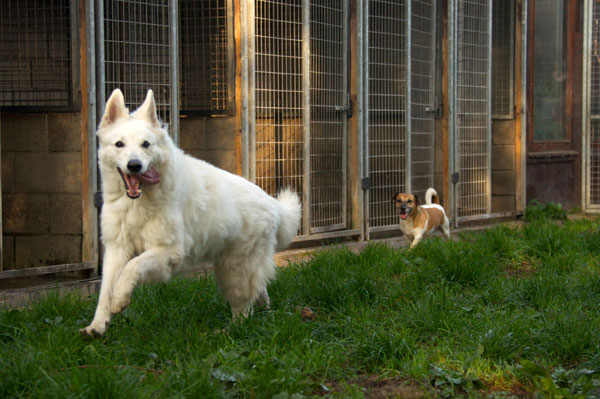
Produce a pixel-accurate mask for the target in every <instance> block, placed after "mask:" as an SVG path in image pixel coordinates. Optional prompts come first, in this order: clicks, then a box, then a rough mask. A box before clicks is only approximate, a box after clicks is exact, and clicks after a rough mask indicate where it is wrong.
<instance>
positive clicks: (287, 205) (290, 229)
mask: <svg viewBox="0 0 600 399" xmlns="http://www.w3.org/2000/svg"><path fill="white" fill-rule="evenodd" d="M277 201H278V202H279V205H281V209H282V213H281V222H280V223H279V229H278V230H277V251H281V250H282V249H285V248H286V247H287V246H288V245H289V244H290V242H292V240H293V239H294V237H296V234H298V228H299V227H300V218H301V217H302V205H301V204H300V199H299V198H298V194H296V193H295V192H293V191H292V190H291V189H289V188H286V189H284V190H282V191H280V192H279V194H278V195H277Z"/></svg>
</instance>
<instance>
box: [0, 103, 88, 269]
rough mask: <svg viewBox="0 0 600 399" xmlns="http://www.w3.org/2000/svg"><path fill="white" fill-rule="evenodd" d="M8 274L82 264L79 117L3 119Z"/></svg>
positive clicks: (9, 116)
mask: <svg viewBox="0 0 600 399" xmlns="http://www.w3.org/2000/svg"><path fill="white" fill-rule="evenodd" d="M0 118H1V119H0V120H1V125H0V126H1V131H2V144H1V145H2V228H3V231H2V234H3V235H2V248H3V254H2V255H3V256H2V258H3V259H2V263H3V269H4V270H10V269H15V268H16V269H21V268H27V267H35V266H46V265H56V264H64V263H74V262H80V261H81V246H82V198H81V190H82V184H81V181H82V168H81V133H80V132H81V129H80V116H79V114H78V113H31V114H27V113H11V112H4V111H3V112H2V113H1V114H0Z"/></svg>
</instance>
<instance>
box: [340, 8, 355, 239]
mask: <svg viewBox="0 0 600 399" xmlns="http://www.w3.org/2000/svg"><path fill="white" fill-rule="evenodd" d="M348 3H349V2H347V1H344V2H342V4H343V5H342V43H343V44H342V54H341V56H342V59H343V66H342V68H343V69H342V71H343V72H342V78H341V79H342V82H343V83H342V84H343V85H344V101H345V105H346V107H347V108H348V109H351V108H350V107H351V106H352V105H351V104H350V87H349V82H348V64H349V57H350V50H349V48H350V43H349V42H348V41H349V32H348V25H349V22H350V21H349V18H350V10H349V4H348ZM341 129H342V131H341V133H342V148H341V151H342V160H341V162H342V183H343V187H342V202H341V212H342V215H341V219H342V223H341V224H342V225H343V227H341V228H346V227H347V226H348V221H347V214H348V212H347V206H348V188H347V184H348V117H347V115H343V116H342V126H341Z"/></svg>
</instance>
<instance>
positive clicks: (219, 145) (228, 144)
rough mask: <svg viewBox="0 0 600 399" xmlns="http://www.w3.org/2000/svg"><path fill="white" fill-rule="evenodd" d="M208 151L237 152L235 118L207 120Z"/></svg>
mask: <svg viewBox="0 0 600 399" xmlns="http://www.w3.org/2000/svg"><path fill="white" fill-rule="evenodd" d="M206 149H207V150H220V151H233V152H235V119H234V118H231V117H229V118H208V119H207V120H206Z"/></svg>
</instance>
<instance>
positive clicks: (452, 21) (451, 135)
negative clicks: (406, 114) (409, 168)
mask: <svg viewBox="0 0 600 399" xmlns="http://www.w3.org/2000/svg"><path fill="white" fill-rule="evenodd" d="M456 22H457V21H456V0H448V141H449V142H450V145H449V146H448V160H449V162H448V167H449V169H450V170H449V173H448V174H449V176H454V174H455V173H456V169H457V166H456V93H455V85H456ZM448 184H449V185H450V187H448V193H451V195H450V196H449V197H450V198H448V204H449V208H450V209H452V220H453V226H454V228H455V229H456V228H457V227H458V218H457V217H458V206H457V187H456V183H455V182H453V179H452V178H450V179H448Z"/></svg>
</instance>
